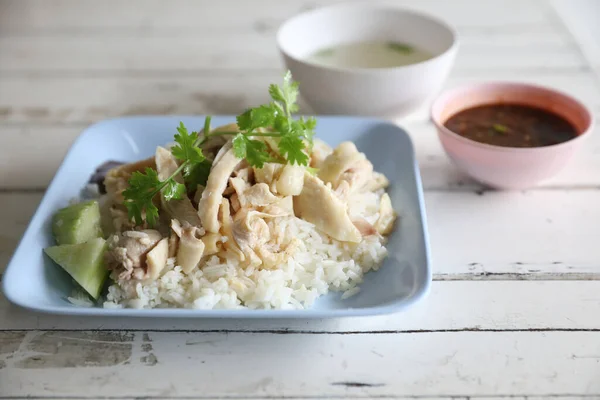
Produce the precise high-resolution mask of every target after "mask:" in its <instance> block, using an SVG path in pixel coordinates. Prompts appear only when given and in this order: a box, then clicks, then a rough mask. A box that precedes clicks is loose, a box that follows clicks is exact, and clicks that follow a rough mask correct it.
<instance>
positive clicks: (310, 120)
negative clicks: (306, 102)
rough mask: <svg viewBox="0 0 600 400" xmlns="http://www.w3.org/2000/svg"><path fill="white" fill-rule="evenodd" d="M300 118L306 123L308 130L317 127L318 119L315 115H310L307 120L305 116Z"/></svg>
mask: <svg viewBox="0 0 600 400" xmlns="http://www.w3.org/2000/svg"><path fill="white" fill-rule="evenodd" d="M300 120H301V121H302V122H303V123H304V127H305V128H306V129H308V130H311V131H312V130H315V128H316V127H317V120H316V119H315V117H309V118H308V119H306V120H304V118H300Z"/></svg>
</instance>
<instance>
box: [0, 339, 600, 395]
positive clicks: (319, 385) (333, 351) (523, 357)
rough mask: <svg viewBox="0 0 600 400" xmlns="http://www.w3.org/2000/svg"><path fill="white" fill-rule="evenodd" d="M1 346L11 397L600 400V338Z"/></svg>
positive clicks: (34, 342)
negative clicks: (507, 399) (587, 399)
mask: <svg viewBox="0 0 600 400" xmlns="http://www.w3.org/2000/svg"><path fill="white" fill-rule="evenodd" d="M0 338H2V339H3V340H2V342H3V343H8V344H6V345H3V346H5V347H8V350H5V351H4V352H5V354H6V356H5V357H4V360H3V362H4V364H5V367H4V369H3V370H2V373H1V374H0V387H2V390H3V392H4V393H3V394H4V395H5V396H24V395H28V396H42V395H46V396H47V395H50V394H51V395H53V396H56V397H66V396H82V395H86V394H89V393H93V395H94V396H119V397H120V396H134V395H135V396H144V397H146V396H149V397H152V396H155V397H159V396H160V397H184V396H194V397H203V398H215V397H237V396H240V397H252V396H257V397H260V396H264V397H271V396H273V397H277V396H279V397H302V396H307V397H327V396H338V397H346V398H347V397H359V396H360V397H364V396H366V397H369V396H424V397H425V396H434V397H435V396H471V395H472V396H482V397H484V396H525V395H527V396H540V397H546V396H551V395H553V394H559V395H572V396H582V395H587V396H600V382H599V381H598V379H597V377H598V374H600V364H599V363H598V357H599V353H598V351H599V348H598V341H599V340H600V332H501V333H498V332H493V333H492V332H457V333H446V332H445V333H406V334H350V335H348V334H346V335H311V334H265V333H229V334H223V333H197V332H195V333H172V332H169V333H166V332H135V333H129V332H62V331H56V332H29V333H25V334H22V333H19V332H16V333H15V332H2V333H0ZM15 343H16V344H15ZM15 346H16V347H17V348H16V349H15ZM592 398H593V397H592Z"/></svg>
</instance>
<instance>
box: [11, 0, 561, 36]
mask: <svg viewBox="0 0 600 400" xmlns="http://www.w3.org/2000/svg"><path fill="white" fill-rule="evenodd" d="M336 2H337V0H335V1H331V0H311V1H305V0H288V1H284V2H282V1H278V0H261V6H260V7H257V6H256V5H254V4H250V3H247V2H243V1H238V0H221V1H219V2H214V1H210V0H198V1H197V0H175V1H169V2H164V1H160V0H150V1H144V0H133V1H127V2H118V1H115V0H111V1H103V2H97V1H93V0H83V1H78V0H52V1H47V0H46V1H41V0H37V1H36V0H5V1H3V2H2V5H1V10H2V12H1V13H0V27H1V28H0V32H1V33H5V32H11V33H45V34H47V33H79V34H81V33H86V32H97V31H100V32H103V33H104V32H132V31H133V32H143V33H147V32H154V31H178V32H179V31H184V32H189V31H192V32H195V31H197V30H199V28H200V27H202V29H207V30H208V29H210V30H221V31H231V30H238V29H239V30H248V29H252V28H256V26H257V24H262V25H263V26H264V28H263V29H268V28H270V29H274V28H276V27H277V26H278V25H279V23H281V21H283V20H284V19H285V18H289V17H291V16H292V15H294V14H296V13H297V12H299V11H302V10H305V9H311V8H314V7H318V6H323V5H328V4H334V3H336ZM380 3H384V4H391V5H394V6H399V7H409V8H412V9H416V10H420V11H423V12H430V13H433V14H434V15H437V16H438V17H441V18H444V19H447V20H448V21H449V22H451V23H453V24H455V25H458V26H469V27H481V28H484V29H486V30H489V29H494V28H497V27H507V26H508V27H522V28H531V27H536V26H538V25H541V24H547V23H548V22H549V13H548V10H547V7H544V3H543V2H542V1H527V2H523V1H519V0H507V1H503V2H491V1H484V2H474V1H471V0H455V1H453V2H452V4H450V3H448V2H446V1H440V0H420V1H419V2H415V1H411V0H387V1H383V2H380ZM116 7H118V12H115V8H116ZM225 21H226V22H227V23H224V22H225ZM550 22H551V21H550Z"/></svg>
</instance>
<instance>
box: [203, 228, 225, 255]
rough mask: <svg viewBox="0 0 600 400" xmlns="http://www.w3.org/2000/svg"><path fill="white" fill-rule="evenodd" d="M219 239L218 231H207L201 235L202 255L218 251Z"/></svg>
mask: <svg viewBox="0 0 600 400" xmlns="http://www.w3.org/2000/svg"><path fill="white" fill-rule="evenodd" d="M220 241H221V235H219V234H218V233H207V234H206V235H204V236H202V242H204V255H205V256H212V255H213V254H217V253H218V252H219V245H218V244H217V243H219V242H220Z"/></svg>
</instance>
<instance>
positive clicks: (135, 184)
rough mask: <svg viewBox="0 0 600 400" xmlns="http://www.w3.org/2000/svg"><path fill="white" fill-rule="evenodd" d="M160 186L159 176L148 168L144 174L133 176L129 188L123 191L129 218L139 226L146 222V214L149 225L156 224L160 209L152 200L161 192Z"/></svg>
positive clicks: (137, 172)
mask: <svg viewBox="0 0 600 400" xmlns="http://www.w3.org/2000/svg"><path fill="white" fill-rule="evenodd" d="M160 186H161V182H160V180H159V179H158V174H157V173H156V171H155V170H153V169H152V168H146V170H145V173H144V174H143V173H141V172H139V171H135V172H134V173H133V174H131V178H130V179H129V187H128V188H127V189H125V190H124V191H123V197H124V198H125V207H126V208H127V212H128V214H129V218H132V219H133V220H134V221H135V223H136V224H137V225H141V224H142V223H143V222H144V218H143V214H144V213H145V214H146V221H147V222H148V224H150V225H154V223H155V222H156V219H157V218H158V209H157V208H156V206H155V205H154V203H152V199H153V198H154V196H155V195H156V194H157V193H158V192H159V191H160Z"/></svg>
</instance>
